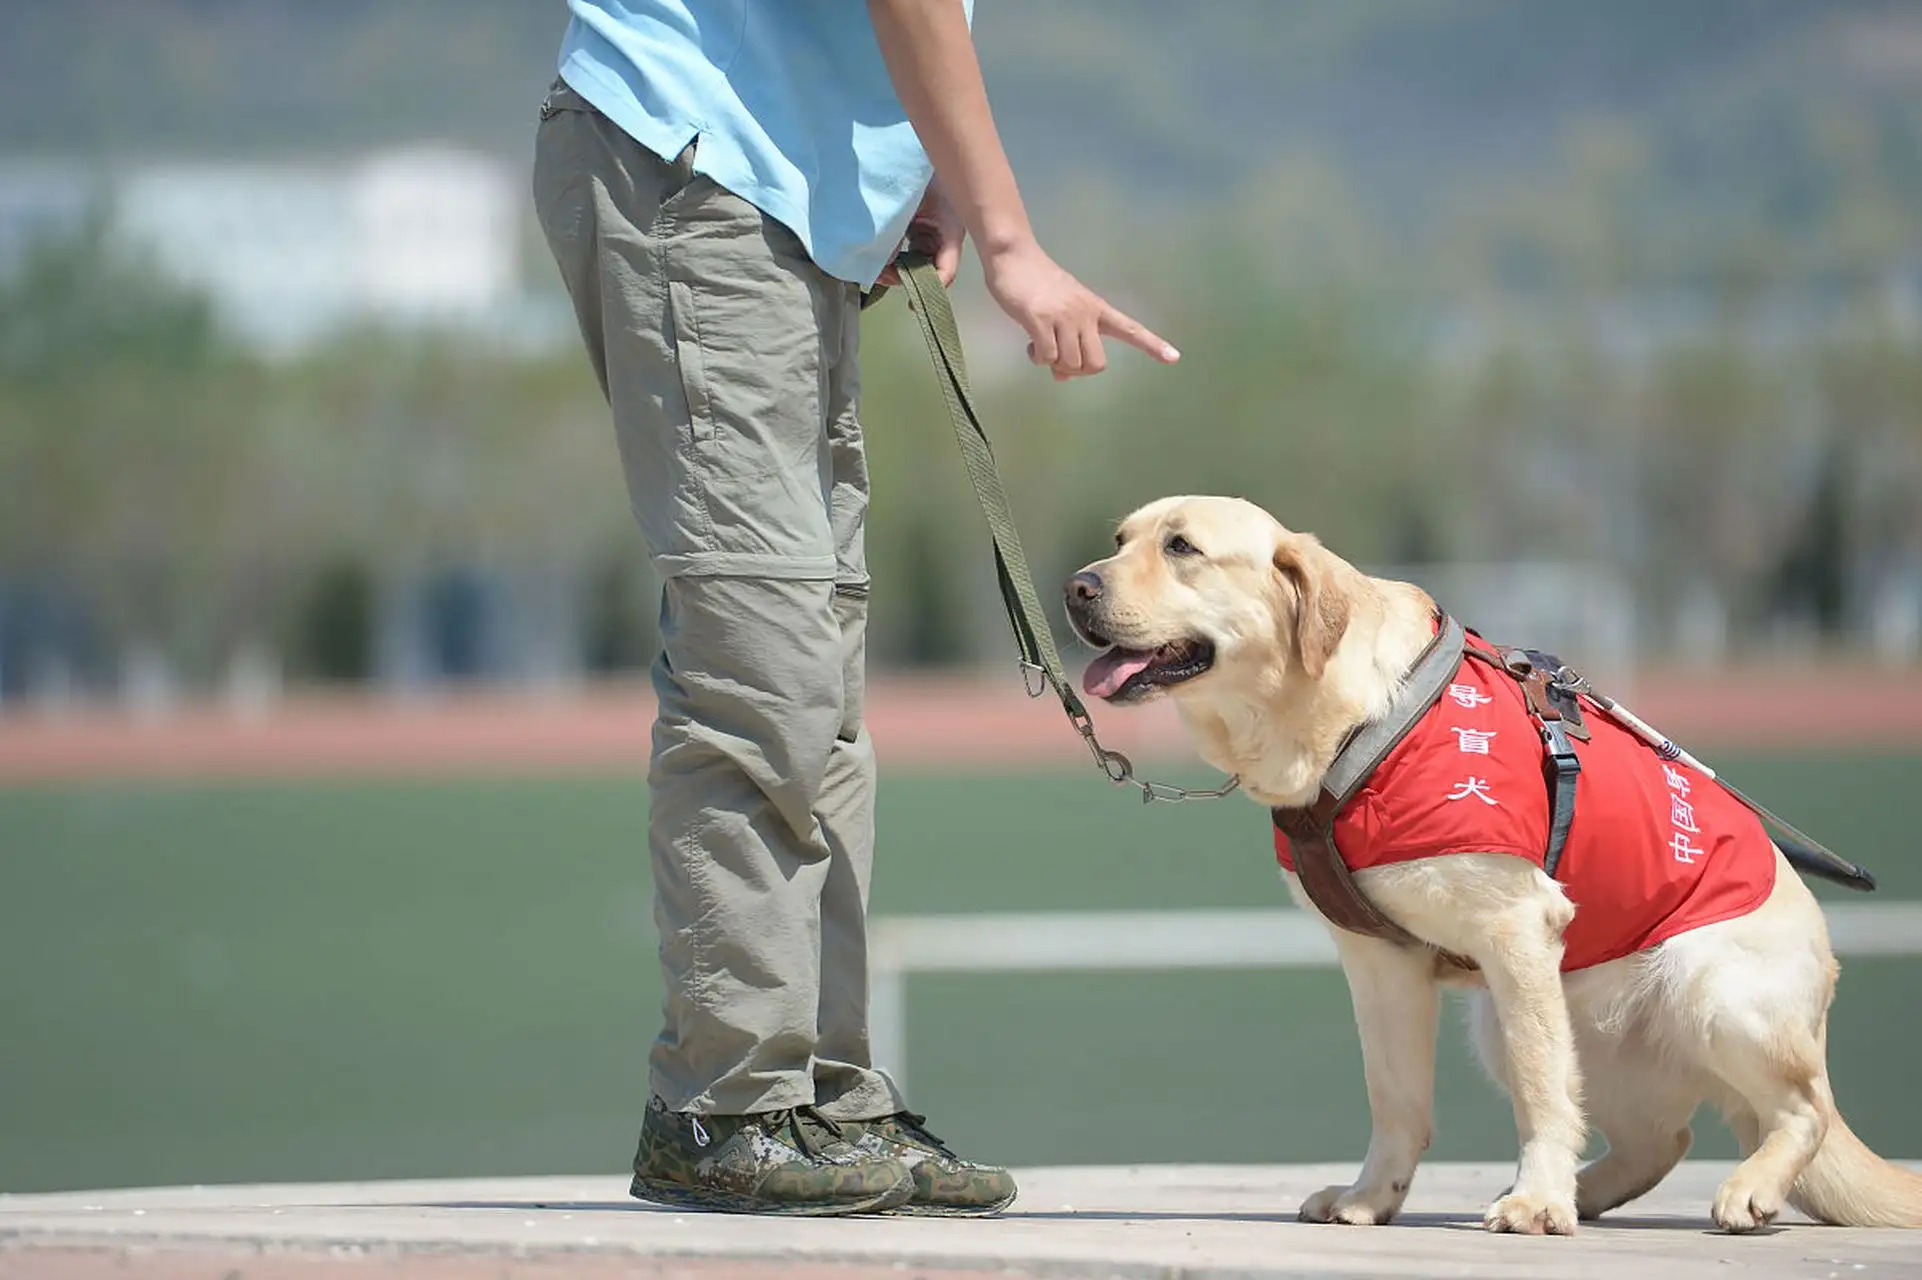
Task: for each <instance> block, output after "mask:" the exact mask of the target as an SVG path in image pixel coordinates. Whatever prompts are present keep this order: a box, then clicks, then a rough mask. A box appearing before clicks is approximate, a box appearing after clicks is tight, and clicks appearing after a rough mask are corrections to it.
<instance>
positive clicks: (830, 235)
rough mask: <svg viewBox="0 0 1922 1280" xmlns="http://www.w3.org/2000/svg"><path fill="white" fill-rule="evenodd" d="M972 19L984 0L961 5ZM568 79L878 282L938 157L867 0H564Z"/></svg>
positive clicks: (841, 274)
mask: <svg viewBox="0 0 1922 1280" xmlns="http://www.w3.org/2000/svg"><path fill="white" fill-rule="evenodd" d="M964 4H965V5H966V8H967V11H968V14H969V17H970V19H972V17H973V12H974V3H973V0H964ZM568 8H569V10H571V11H572V13H573V21H571V22H570V23H569V24H568V28H567V37H566V40H565V41H564V42H563V44H562V46H561V67H560V70H561V77H562V78H563V79H564V80H566V81H567V83H568V84H569V85H571V86H572V87H573V89H574V91H575V92H577V93H579V94H580V95H581V96H582V97H584V98H586V99H587V100H588V101H589V102H591V103H593V104H594V105H595V106H596V107H598V108H599V109H600V110H601V112H602V114H604V115H606V116H607V117H608V119H610V120H612V121H613V122H614V123H615V124H617V125H619V126H620V127H621V128H622V129H624V130H626V131H627V132H628V133H629V134H630V135H631V136H632V137H633V138H634V139H635V141H637V142H639V143H640V144H641V145H642V146H644V147H646V148H647V149H648V150H650V151H652V152H654V153H655V154H656V155H659V156H662V157H665V158H668V159H672V158H673V157H675V156H677V155H679V154H680V153H681V151H682V149H683V148H685V147H686V146H687V144H688V143H689V142H690V141H692V140H694V139H695V138H697V137H698V138H699V139H700V146H699V147H697V148H696V149H695V153H694V170H695V172H696V173H703V174H706V175H707V176H708V177H710V178H712V179H713V180H714V181H715V182H716V183H718V184H719V185H720V186H722V187H725V188H726V189H727V190H729V191H732V192H733V193H734V194H736V195H738V196H740V197H741V198H742V199H744V200H747V201H749V202H750V203H752V204H753V205H754V206H755V207H756V208H758V209H760V210H761V211H762V212H763V213H765V214H767V215H768V216H769V217H771V218H774V219H775V220H777V221H779V222H780V223H782V224H783V225H785V226H786V227H787V228H788V229H789V230H791V231H793V232H794V234H795V235H796V236H798V237H800V240H801V243H802V244H803V245H805V246H806V247H807V251H808V254H809V256H811V257H812V258H813V259H814V261H815V262H816V263H817V264H818V265H819V266H820V268H821V269H822V270H823V271H826V272H827V273H828V274H829V275H832V276H836V277H838V278H840V279H843V280H851V281H853V282H854V283H856V284H858V285H860V286H862V287H863V288H866V287H867V286H868V285H871V284H873V283H874V278H875V277H876V276H877V275H879V274H880V273H881V268H883V267H884V266H886V265H887V263H888V260H889V258H890V257H891V256H892V255H893V252H894V249H895V247H896V246H897V245H898V244H899V243H900V240H901V236H902V233H903V232H904V231H905V230H906V229H907V224H908V219H909V218H910V217H912V216H913V214H914V210H915V207H916V206H917V205H918V204H919V203H920V201H921V196H922V194H923V193H924V192H925V191H926V190H927V185H928V179H929V178H930V177H932V176H933V173H934V169H933V166H932V165H930V164H929V162H928V156H927V152H925V151H924V150H922V148H921V140H920V139H919V138H917V137H916V136H915V133H914V127H913V126H912V125H910V124H909V123H908V117H907V113H906V111H904V110H903V109H902V107H901V101H900V99H899V98H898V97H896V96H895V92H894V86H893V84H892V83H891V82H890V81H889V79H888V71H887V66H886V64H884V63H883V62H882V61H881V50H880V47H879V46H878V45H877V44H876V43H875V39H874V27H873V25H872V23H870V22H869V20H868V11H867V4H866V3H865V0H568Z"/></svg>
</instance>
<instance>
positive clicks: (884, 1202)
mask: <svg viewBox="0 0 1922 1280" xmlns="http://www.w3.org/2000/svg"><path fill="white" fill-rule="evenodd" d="M627 1194H629V1195H630V1196H633V1197H634V1198H635V1199H636V1200H645V1201H647V1202H648V1203H650V1204H659V1205H666V1206H667V1207H669V1208H671V1209H692V1210H694V1211H695V1212H697V1213H744V1214H758V1215H765V1216H772V1217H781V1218H834V1217H843V1216H846V1215H848V1214H856V1213H886V1212H888V1211H890V1210H893V1209H896V1208H898V1207H900V1206H901V1205H902V1204H904V1203H906V1202H907V1200H908V1198H909V1197H910V1196H912V1195H913V1194H914V1180H913V1179H912V1178H909V1179H907V1180H906V1181H904V1182H902V1183H900V1184H899V1185H898V1186H893V1187H889V1188H888V1189H887V1190H886V1191H883V1192H880V1193H879V1194H877V1195H872V1196H868V1197H866V1198H865V1199H861V1200H764V1199H761V1198H760V1197H758V1196H748V1195H742V1194H740V1193H739V1192H736V1191H708V1190H705V1189H703V1188H700V1187H690V1186H687V1185H686V1184H684V1183H679V1182H654V1181H650V1180H648V1179H645V1178H641V1177H638V1176H637V1177H636V1178H635V1179H634V1181H633V1182H631V1183H629V1184H628V1188H627Z"/></svg>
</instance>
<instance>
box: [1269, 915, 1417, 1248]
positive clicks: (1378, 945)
mask: <svg viewBox="0 0 1922 1280" xmlns="http://www.w3.org/2000/svg"><path fill="white" fill-rule="evenodd" d="M1335 946H1336V949H1337V950H1339V951H1340V953H1341V967H1342V970H1343V971H1344V972H1345V973H1346V975H1347V978H1348V993H1349V997H1350V998H1351V999H1352V1000H1353V1001H1354V1005H1355V1025H1356V1027H1357V1029H1358V1030H1359V1031H1360V1033H1361V1063H1362V1071H1363V1074H1364V1075H1365V1076H1366V1077H1367V1081H1368V1111H1369V1119H1370V1121H1371V1123H1372V1125H1373V1130H1372V1132H1371V1134H1370V1135H1369V1139H1368V1154H1367V1156H1366V1157H1365V1158H1364V1159H1363V1160H1362V1166H1361V1174H1360V1176H1358V1177H1357V1178H1356V1179H1355V1182H1354V1185H1353V1186H1347V1187H1340V1186H1336V1187H1326V1188H1324V1189H1323V1190H1321V1191H1318V1192H1316V1193H1315V1194H1314V1195H1312V1196H1310V1197H1308V1199H1307V1200H1306V1201H1304V1202H1303V1203H1302V1206H1301V1218H1302V1220H1303V1221H1306V1222H1345V1223H1349V1224H1352V1225H1355V1226H1371V1225H1375V1224H1378V1223H1383V1222H1387V1221H1388V1220H1389V1219H1391V1218H1393V1217H1394V1216H1395V1215H1396V1214H1397V1213H1398V1212H1400V1211H1401V1206H1402V1202H1403V1201H1405V1200H1406V1199H1407V1198H1408V1187H1409V1184H1410V1183H1411V1182H1413V1180H1414V1177H1415V1166H1416V1165H1417V1164H1418V1163H1419V1162H1420V1160H1421V1155H1422V1152H1423V1151H1425V1150H1427V1149H1428V1141H1429V1138H1430V1137H1431V1136H1432V1134H1433V1131H1434V1123H1435V1036H1436V1025H1435V1021H1436V1009H1437V1004H1438V996H1437V991H1436V984H1435V959H1434V956H1433V955H1432V954H1431V953H1429V952H1427V951H1425V950H1417V949H1415V948H1412V947H1401V946H1396V945H1395V944H1394V943H1390V942H1383V941H1381V940H1380V939H1378V938H1364V937H1362V936H1361V935H1360V934H1354V933H1347V932H1344V931H1342V930H1335Z"/></svg>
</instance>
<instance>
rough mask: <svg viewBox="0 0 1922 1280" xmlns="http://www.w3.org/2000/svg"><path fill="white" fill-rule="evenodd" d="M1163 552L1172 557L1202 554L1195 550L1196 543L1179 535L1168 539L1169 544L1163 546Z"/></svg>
mask: <svg viewBox="0 0 1922 1280" xmlns="http://www.w3.org/2000/svg"><path fill="white" fill-rule="evenodd" d="M1162 550H1164V551H1166V552H1167V553H1168V554H1169V555H1171V556H1198V555H1200V554H1201V552H1199V551H1197V550H1196V549H1195V544H1194V543H1192V542H1190V541H1188V540H1187V539H1186V538H1184V537H1182V536H1181V535H1180V534H1178V533H1177V534H1176V535H1175V536H1174V537H1172V538H1170V539H1168V541H1167V543H1166V544H1164V545H1163V547H1162Z"/></svg>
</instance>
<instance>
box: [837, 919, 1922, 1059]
mask: <svg viewBox="0 0 1922 1280" xmlns="http://www.w3.org/2000/svg"><path fill="white" fill-rule="evenodd" d="M1823 910H1824V912H1825V913H1826V914H1827V916H1828V921H1829V937H1830V940H1831V941H1832V942H1833V943H1834V946H1835V950H1836V952H1837V953H1838V954H1839V955H1844V956H1912V955H1922V902H1831V903H1825V904H1824V906H1823ZM868 948H869V952H868V954H869V963H870V967H871V975H872V977H871V984H872V985H871V990H870V992H869V1010H868V1024H869V1032H870V1035H871V1036H872V1042H873V1047H874V1061H875V1063H876V1065H878V1066H880V1067H882V1068H883V1069H884V1070H887V1071H888V1072H890V1073H891V1074H892V1075H893V1076H894V1078H895V1082H896V1083H897V1084H901V1085H903V1086H904V1087H905V1080H906V1070H907V977H908V975H909V974H911V973H1061V972H1071V971H1084V972H1085V971H1089V970H1107V971H1116V972H1121V971H1142V970H1158V969H1284V968H1328V967H1332V966H1333V965H1334V964H1335V962H1336V961H1335V944H1334V943H1333V941H1331V940H1330V938H1329V936H1328V932H1327V930H1326V928H1324V927H1323V926H1322V924H1321V922H1320V921H1318V920H1316V919H1315V918H1314V917H1312V916H1310V915H1307V914H1306V913H1304V912H1301V911H1286V910H1264V911H1073V912H1066V911H1064V912H1009V913H999V914H989V915H939V916H936V915H930V916H883V917H877V918H876V919H875V920H874V921H873V922H872V923H871V925H870V926H869V938H868Z"/></svg>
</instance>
